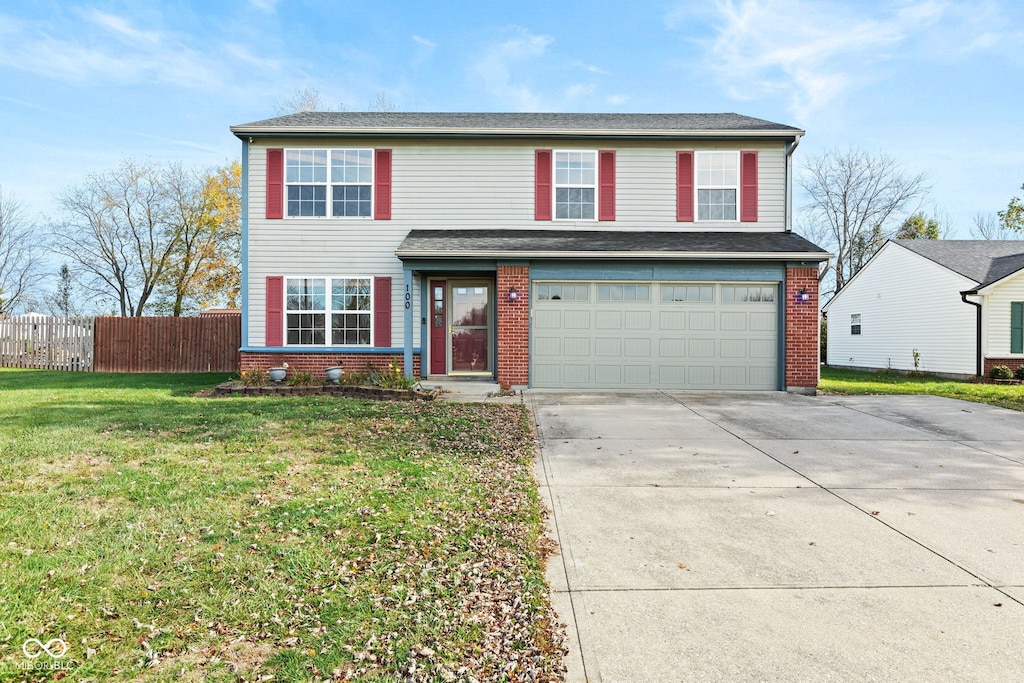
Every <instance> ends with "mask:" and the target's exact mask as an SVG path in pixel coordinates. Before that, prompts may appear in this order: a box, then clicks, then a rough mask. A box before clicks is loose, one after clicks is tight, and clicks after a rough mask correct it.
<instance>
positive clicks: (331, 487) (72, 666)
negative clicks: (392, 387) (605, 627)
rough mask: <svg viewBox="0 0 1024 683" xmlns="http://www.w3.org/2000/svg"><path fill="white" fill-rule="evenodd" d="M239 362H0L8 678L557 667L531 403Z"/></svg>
mask: <svg viewBox="0 0 1024 683" xmlns="http://www.w3.org/2000/svg"><path fill="white" fill-rule="evenodd" d="M226 378H227V376H222V375H106V374H85V373H82V374H78V373H58V372H43V371H23V370H8V369H0V679H13V680H50V679H51V678H55V677H58V676H59V675H61V674H62V675H66V676H67V677H68V678H69V679H71V680H95V681H107V680H123V681H127V680H132V681H134V680H152V681H170V680H178V679H179V678H181V679H184V680H194V681H199V680H212V681H239V680H245V681H256V680H265V679H264V678H263V677H265V676H274V677H275V680H288V681H293V680H294V681H303V680H322V679H334V680H366V681H370V680H373V681H399V680H424V681H433V680H462V679H464V678H466V677H467V675H473V676H475V677H476V678H478V679H481V680H504V679H515V678H517V677H518V674H517V671H521V670H522V667H523V666H524V662H526V661H527V660H528V659H530V658H533V659H534V661H535V662H536V664H535V666H536V667H537V668H538V670H539V671H540V675H539V676H538V679H553V678H554V677H555V673H553V672H557V670H558V667H559V666H560V665H559V660H560V640H559V636H558V635H557V634H556V633H555V631H554V627H553V626H552V624H551V622H550V619H551V612H550V606H549V604H548V597H547V586H546V584H545V583H544V580H543V567H542V559H541V557H542V552H541V547H542V546H543V542H542V540H541V538H540V533H541V528H542V525H541V509H540V504H539V502H538V498H537V492H536V486H535V484H534V481H533V475H532V458H533V436H532V431H531V427H530V421H529V419H528V415H527V413H526V411H525V409H524V408H523V407H522V406H517V405H479V404H468V405H467V404H454V403H383V402H381V403H374V402H358V401H350V400H345V399H338V398H332V397H302V398H298V397H297V398H291V397H288V398H273V397H264V398H221V399H207V398H199V397H196V396H195V395H194V394H195V393H196V392H197V391H198V390H201V389H205V388H209V387H212V386H213V385H215V384H217V383H219V382H221V381H224V380H225V379H226ZM519 603H521V604H520V605H519V606H518V607H517V608H516V609H509V607H510V606H511V605H513V604H519ZM58 637H59V638H62V639H63V640H65V641H66V642H67V643H68V644H69V645H70V649H69V651H68V654H67V655H66V656H65V657H64V658H63V659H62V660H60V661H61V666H62V667H64V671H63V672H60V673H55V672H53V671H46V670H28V669H26V668H25V665H26V663H29V662H30V660H28V659H27V658H26V657H25V655H24V653H23V652H22V648H21V645H22V643H24V642H25V641H26V640H27V639H29V638H36V639H38V640H40V641H42V642H47V641H49V640H51V639H53V638H58ZM511 652H515V653H516V654H517V655H519V661H518V663H516V662H514V661H513V660H512V658H511V657H509V654H510V653H511ZM32 661H37V662H41V663H46V662H47V661H48V655H45V654H44V655H42V657H41V658H40V659H39V660H32ZM510 666H511V667H512V668H510V669H507V668H506V667H510ZM516 667H519V668H518V669H517V668H516ZM503 671H505V672H506V673H503ZM508 672H511V673H508Z"/></svg>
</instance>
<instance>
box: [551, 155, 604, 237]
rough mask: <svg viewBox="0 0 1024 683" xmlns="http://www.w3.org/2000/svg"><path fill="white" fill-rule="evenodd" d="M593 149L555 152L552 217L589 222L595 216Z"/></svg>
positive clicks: (595, 175)
mask: <svg viewBox="0 0 1024 683" xmlns="http://www.w3.org/2000/svg"><path fill="white" fill-rule="evenodd" d="M596 188H597V152H555V218H556V219H565V220H573V219H576V220H588V221H592V220H594V219H595V217H596V215H597V211H596V205H595V201H596V199H595V197H596V194H597V191H596Z"/></svg>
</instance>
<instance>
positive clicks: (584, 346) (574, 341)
mask: <svg viewBox="0 0 1024 683" xmlns="http://www.w3.org/2000/svg"><path fill="white" fill-rule="evenodd" d="M565 355H567V356H589V355H590V338H589V337H566V338H565Z"/></svg>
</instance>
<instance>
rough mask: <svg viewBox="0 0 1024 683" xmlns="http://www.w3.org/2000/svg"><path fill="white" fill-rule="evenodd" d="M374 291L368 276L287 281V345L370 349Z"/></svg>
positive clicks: (290, 279) (291, 279)
mask: <svg viewBox="0 0 1024 683" xmlns="http://www.w3.org/2000/svg"><path fill="white" fill-rule="evenodd" d="M371 292H372V288H371V278H368V277H314V278H286V279H285V307H286V323H285V333H286V343H287V344H288V345H302V346H317V345H320V346H324V345H331V346H349V345H354V346H369V345H370V341H371V340H370V331H371V330H372V329H373V327H372V320H371V317H372V310H373V307H372V301H371V297H372V294H371Z"/></svg>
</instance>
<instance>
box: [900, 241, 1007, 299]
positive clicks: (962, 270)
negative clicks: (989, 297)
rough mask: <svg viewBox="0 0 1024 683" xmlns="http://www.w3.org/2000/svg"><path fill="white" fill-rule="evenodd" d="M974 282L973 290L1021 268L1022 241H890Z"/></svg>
mask: <svg viewBox="0 0 1024 683" xmlns="http://www.w3.org/2000/svg"><path fill="white" fill-rule="evenodd" d="M892 241H893V242H895V243H896V244H898V245H900V246H901V247H903V248H905V249H908V250H910V251H912V252H914V253H915V254H919V255H920V256H923V257H925V258H926V259H929V260H930V261H934V262H935V263H938V264H939V265H940V266H944V267H946V268H948V269H949V270H952V271H953V272H954V273H959V274H960V275H963V276H964V277H968V278H970V279H972V280H974V281H975V282H977V283H978V287H977V289H981V288H983V287H987V286H988V285H991V284H992V283H994V282H997V281H999V280H1002V279H1003V278H1005V277H1006V276H1008V275H1013V274H1014V273H1016V272H1017V271H1019V270H1021V269H1022V268H1024V240H892Z"/></svg>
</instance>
